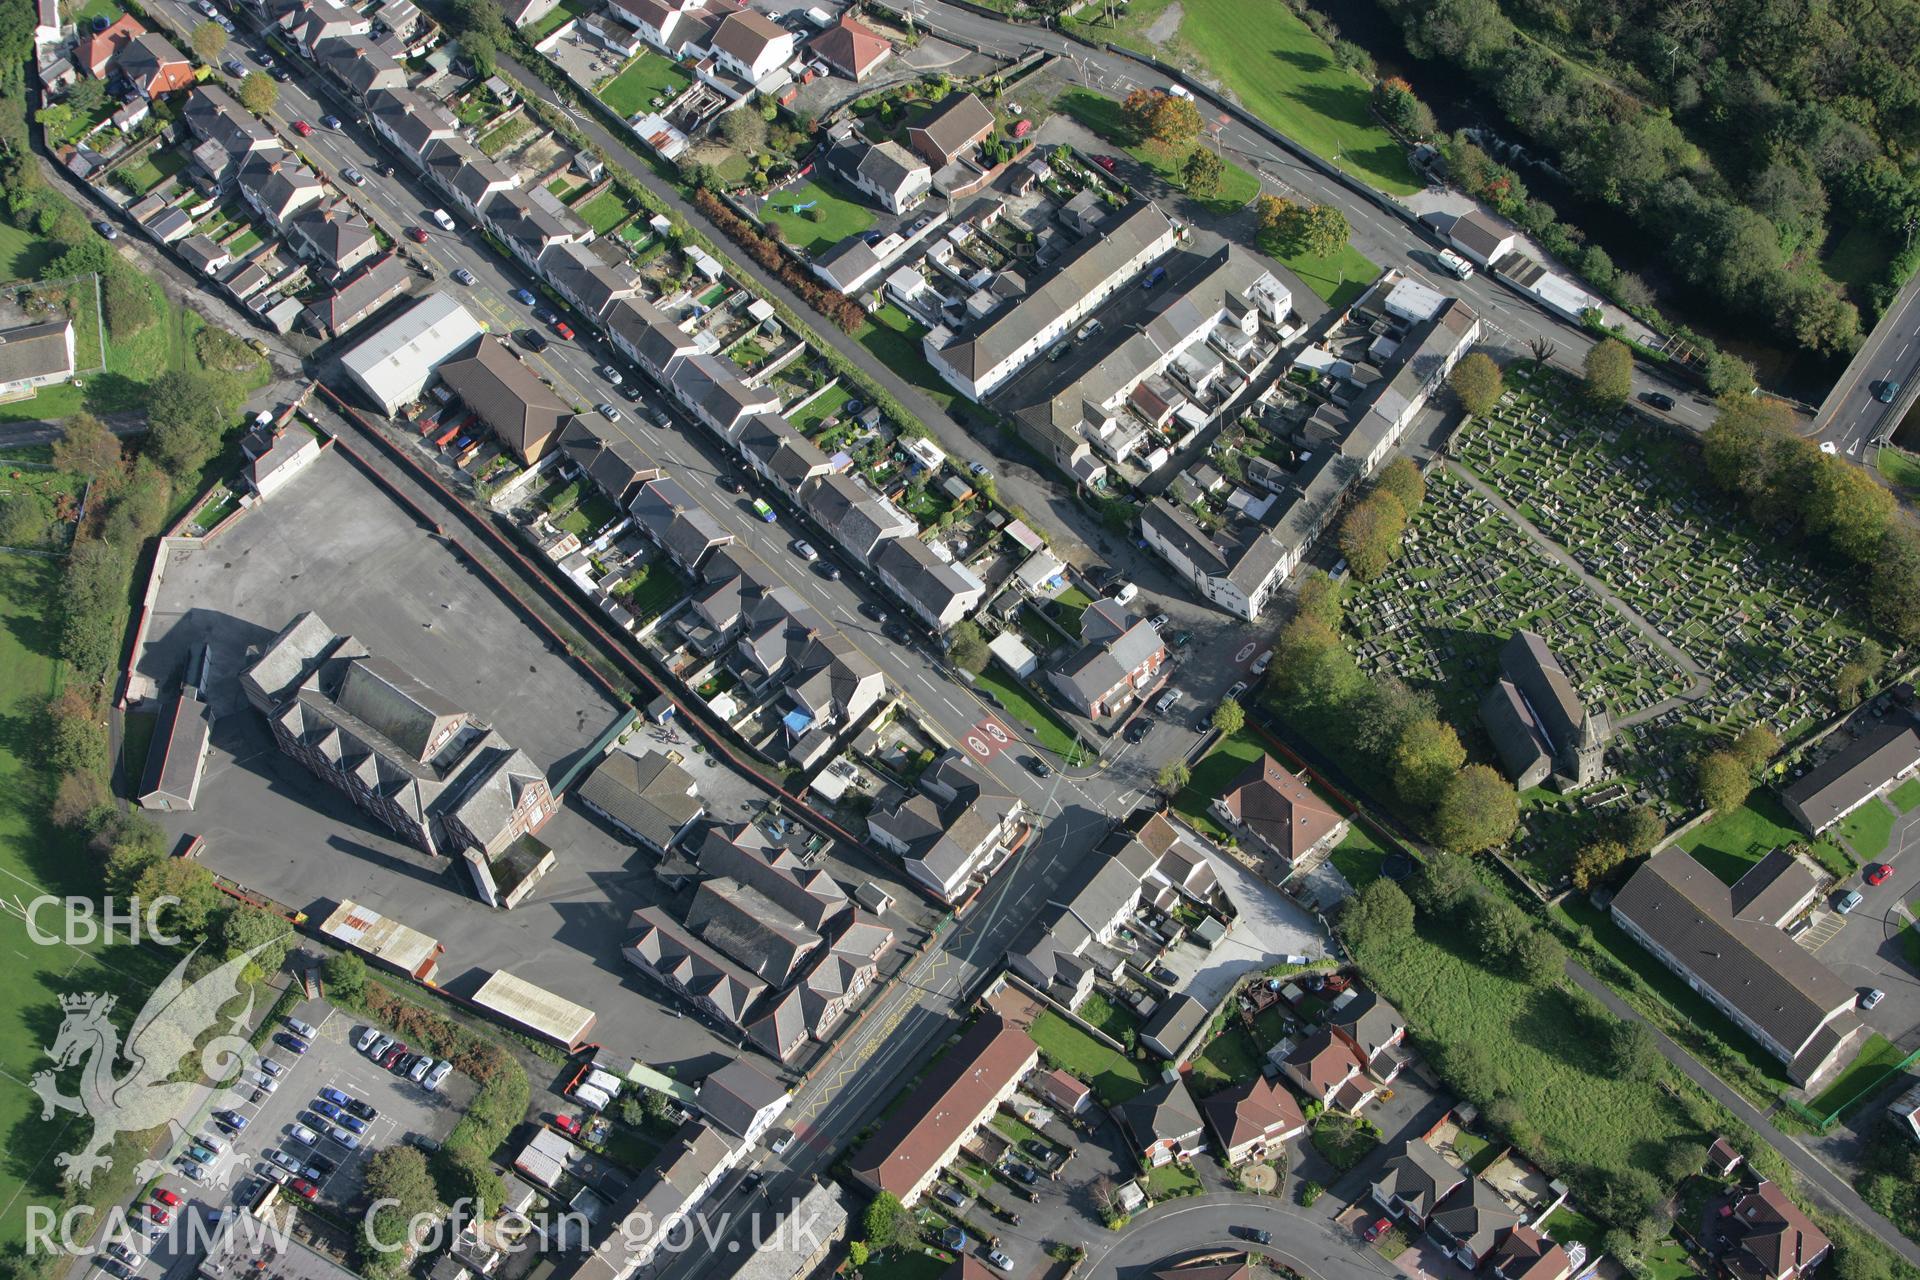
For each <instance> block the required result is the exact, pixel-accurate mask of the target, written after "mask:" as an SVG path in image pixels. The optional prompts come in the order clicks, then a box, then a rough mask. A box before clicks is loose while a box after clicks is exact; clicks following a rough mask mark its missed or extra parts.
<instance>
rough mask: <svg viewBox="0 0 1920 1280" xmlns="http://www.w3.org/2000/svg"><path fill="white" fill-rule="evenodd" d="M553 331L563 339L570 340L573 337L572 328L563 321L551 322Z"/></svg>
mask: <svg viewBox="0 0 1920 1280" xmlns="http://www.w3.org/2000/svg"><path fill="white" fill-rule="evenodd" d="M553 331H554V332H555V333H557V334H559V335H560V336H561V337H563V338H567V339H571V338H572V337H573V326H572V325H570V324H568V323H567V322H566V321H565V320H555V321H554V322H553Z"/></svg>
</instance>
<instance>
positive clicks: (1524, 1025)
mask: <svg viewBox="0 0 1920 1280" xmlns="http://www.w3.org/2000/svg"><path fill="white" fill-rule="evenodd" d="M1469 955H1470V951H1469V948H1468V944H1467V942H1466V940H1465V939H1464V938H1463V937H1461V936H1460V934H1459V933H1458V932H1457V931H1456V930H1454V929H1453V928H1452V927H1451V926H1449V925H1447V924H1444V923H1442V922H1439V921H1435V920H1432V919H1423V920H1421V922H1420V925H1419V928H1418V929H1417V930H1416V932H1415V933H1414V934H1413V935H1411V936H1409V937H1406V938H1402V939H1399V940H1397V941H1396V942H1395V943H1394V945H1393V946H1392V947H1389V948H1376V949H1373V950H1369V951H1367V952H1365V953H1364V954H1363V955H1362V956H1361V957H1360V960H1361V970H1362V972H1363V973H1364V974H1365V975H1366V976H1367V978H1368V979H1369V980H1370V981H1371V982H1373V984H1374V985H1375V986H1376V987H1377V988H1378V989H1379V991H1380V994H1381V995H1382V996H1383V997H1384V998H1385V999H1387V1000H1388V1001H1390V1002H1392V1004H1393V1005H1394V1007H1395V1008H1397V1009H1399V1010H1400V1012H1401V1013H1402V1014H1404V1015H1405V1016H1406V1020H1407V1023H1408V1025H1410V1026H1415V1027H1419V1028H1420V1029H1421V1034H1420V1039H1421V1041H1422V1042H1423V1049H1424V1048H1430V1047H1436V1046H1437V1047H1440V1048H1443V1049H1454V1048H1457V1047H1460V1046H1467V1045H1472V1046H1475V1047H1476V1048H1477V1049H1478V1050H1479V1052H1480V1053H1481V1054H1482V1055H1483V1059H1484V1061H1486V1062H1488V1063H1489V1064H1491V1066H1492V1068H1493V1070H1494V1071H1495V1073H1496V1074H1497V1077H1498V1080H1497V1084H1498V1087H1499V1088H1500V1090H1501V1093H1502V1095H1503V1096H1505V1097H1508V1098H1511V1099H1512V1100H1513V1101H1514V1102H1515V1103H1516V1104H1518V1105H1519V1106H1520V1107H1521V1109H1522V1111H1523V1112H1524V1114H1525V1116H1526V1119H1527V1122H1528V1124H1529V1125H1530V1126H1531V1127H1532V1128H1533V1129H1535V1130H1536V1131H1537V1132H1538V1133H1539V1134H1540V1141H1541V1145H1542V1150H1541V1151H1539V1152H1536V1153H1531V1154H1537V1155H1540V1156H1544V1157H1545V1158H1546V1160H1548V1161H1549V1162H1550V1164H1551V1165H1553V1166H1557V1167H1560V1168H1576V1167H1579V1166H1583V1165H1591V1166H1593V1167H1594V1168H1595V1169H1598V1170H1613V1169H1624V1168H1629V1167H1634V1168H1640V1169H1642V1170H1644V1171H1645V1172H1647V1173H1649V1174H1652V1175H1654V1176H1656V1177H1658V1176H1659V1175H1660V1168H1659V1166H1660V1158H1661V1153H1663V1152H1664V1151H1667V1150H1669V1149H1670V1148H1671V1147H1672V1145H1673V1144H1674V1143H1676V1142H1681V1141H1704V1140H1705V1139H1706V1138H1707V1137H1708V1136H1709V1135H1704V1134H1701V1133H1699V1132H1697V1131H1695V1130H1694V1129H1693V1128H1692V1126H1691V1125H1689V1124H1688V1123H1687V1122H1686V1120H1685V1118H1684V1116H1683V1115H1682V1114H1681V1113H1680V1108H1679V1104H1678V1103H1677V1102H1675V1101H1674V1100H1672V1099H1669V1098H1668V1097H1667V1096H1666V1095H1664V1094H1663V1093H1662V1092H1661V1091H1660V1088H1659V1086H1658V1084H1656V1083H1652V1082H1646V1083H1641V1082H1636V1081H1631V1080H1627V1079H1624V1078H1621V1077H1619V1076H1616V1075H1614V1074H1612V1073H1610V1072H1608V1071H1607V1070H1606V1069H1605V1067H1604V1066H1603V1065H1602V1064H1601V1063H1599V1062H1598V1061H1596V1060H1595V1055H1594V1054H1593V1052H1592V1045H1593V1044H1594V1041H1595V1036H1596V1034H1598V1033H1601V1032H1603V1031H1604V1030H1605V1029H1606V1027H1608V1026H1610V1025H1611V1024H1612V1023H1613V1021H1614V1020H1613V1018H1612V1017H1611V1016H1609V1015H1607V1014H1606V1013H1605V1012H1604V1011H1603V1010H1601V1009H1600V1008H1599V1006H1598V1005H1597V1003H1596V1002H1593V1001H1591V1000H1587V999H1584V998H1579V997H1577V996H1576V995H1574V994H1573V993H1570V992H1568V991H1566V990H1564V989H1562V988H1560V987H1557V986H1556V987H1530V986H1528V985H1527V984H1526V983H1524V982H1520V981H1517V980H1515V979H1513V978H1510V977H1507V976H1505V975H1502V974H1497V973H1494V972H1493V971H1491V970H1489V969H1487V968H1485V967H1483V966H1482V965H1480V964H1479V963H1477V962H1476V961H1474V960H1471V959H1469V958H1468V956H1469Z"/></svg>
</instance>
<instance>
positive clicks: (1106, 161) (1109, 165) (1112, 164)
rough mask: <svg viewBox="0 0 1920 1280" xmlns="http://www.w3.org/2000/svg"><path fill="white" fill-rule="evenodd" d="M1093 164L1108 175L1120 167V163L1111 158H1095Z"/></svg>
mask: <svg viewBox="0 0 1920 1280" xmlns="http://www.w3.org/2000/svg"><path fill="white" fill-rule="evenodd" d="M1093 162H1094V163H1095V164H1097V165H1099V166H1100V167H1101V168H1102V169H1105V170H1106V171H1107V172H1108V173H1112V172H1114V170H1116V169H1118V168H1119V167H1120V162H1119V161H1118V160H1115V159H1114V158H1113V157H1112V156H1095V157H1094V158H1093Z"/></svg>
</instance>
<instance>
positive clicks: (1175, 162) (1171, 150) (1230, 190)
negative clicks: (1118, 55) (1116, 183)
mask: <svg viewBox="0 0 1920 1280" xmlns="http://www.w3.org/2000/svg"><path fill="white" fill-rule="evenodd" d="M1054 106H1056V107H1057V108H1059V109H1060V110H1061V111H1064V112H1066V113H1067V114H1068V115H1070V116H1072V117H1073V118H1074V119H1075V120H1078V121H1079V122H1080V123H1081V124H1083V125H1085V126H1086V127H1087V128H1089V129H1091V130H1093V131H1094V132H1095V133H1097V134H1099V135H1100V136H1101V137H1102V138H1104V139H1106V140H1107V141H1108V142H1110V143H1112V144H1113V145H1114V146H1116V147H1119V148H1120V149H1121V150H1122V151H1125V152H1126V153H1127V154H1128V155H1130V156H1132V157H1133V158H1134V159H1135V160H1138V161H1139V162H1140V163H1141V164H1143V165H1145V166H1147V168H1149V169H1151V170H1153V171H1154V172H1155V173H1157V174H1159V175H1160V177H1161V178H1162V179H1163V180H1164V181H1166V182H1167V183H1168V185H1170V186H1172V187H1175V188H1176V189H1179V190H1183V191H1184V190H1185V189H1186V183H1185V181H1184V179H1183V178H1182V177H1181V166H1183V165H1184V164H1186V162H1187V157H1188V156H1189V155H1191V154H1192V152H1193V147H1192V146H1186V147H1167V146H1163V145H1161V144H1160V143H1157V142H1146V143H1140V144H1135V143H1131V142H1128V141H1127V128H1126V124H1125V122H1124V121H1123V120H1122V119H1121V116H1120V104H1119V103H1118V102H1115V101H1114V100H1113V99H1112V98H1106V97H1102V96H1101V95H1099V94H1097V93H1093V92H1091V91H1089V90H1086V89H1070V90H1068V91H1067V92H1066V93H1063V94H1061V95H1060V97H1059V98H1058V99H1056V100H1055V102H1054ZM1259 194H1260V179H1258V178H1256V177H1254V176H1253V175H1252V174H1250V173H1248V172H1247V171H1246V170H1245V169H1242V168H1241V167H1240V166H1239V165H1237V164H1234V163H1233V162H1232V161H1230V160H1229V161H1228V162H1227V167H1226V172H1225V175H1224V176H1223V177H1222V178H1221V181H1220V191H1219V194H1217V195H1212V196H1208V197H1206V198H1204V199H1202V198H1201V197H1199V196H1190V197H1188V198H1189V199H1191V200H1193V202H1194V203H1195V204H1198V205H1199V206H1200V207H1201V208H1203V209H1205V210H1207V211H1208V212H1209V213H1216V214H1222V215H1225V214H1229V213H1232V212H1234V211H1235V210H1237V209H1241V208H1244V207H1245V206H1246V204H1247V202H1248V201H1250V200H1252V199H1253V198H1254V197H1255V196H1257V195H1259Z"/></svg>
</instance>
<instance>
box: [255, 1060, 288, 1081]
mask: <svg viewBox="0 0 1920 1280" xmlns="http://www.w3.org/2000/svg"><path fill="white" fill-rule="evenodd" d="M260 1069H261V1070H262V1071H264V1072H266V1073H267V1074H268V1075H270V1076H272V1077H273V1078H274V1079H276V1080H278V1079H279V1078H280V1077H281V1076H283V1075H285V1074H286V1071H287V1069H286V1068H285V1067H283V1066H281V1065H280V1064H279V1063H277V1062H275V1061H274V1060H273V1059H272V1058H262V1059H260Z"/></svg>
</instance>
